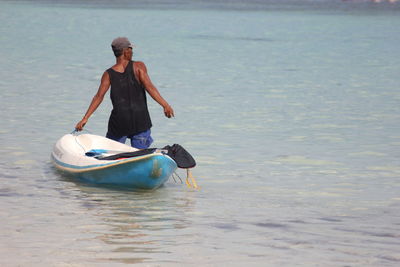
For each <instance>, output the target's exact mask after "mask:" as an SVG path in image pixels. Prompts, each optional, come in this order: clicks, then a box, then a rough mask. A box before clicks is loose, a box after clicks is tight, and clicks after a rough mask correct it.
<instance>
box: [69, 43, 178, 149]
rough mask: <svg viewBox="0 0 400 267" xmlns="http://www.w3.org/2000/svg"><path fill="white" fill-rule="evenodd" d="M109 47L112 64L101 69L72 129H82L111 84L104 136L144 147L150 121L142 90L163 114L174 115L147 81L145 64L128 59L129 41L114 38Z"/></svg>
mask: <svg viewBox="0 0 400 267" xmlns="http://www.w3.org/2000/svg"><path fill="white" fill-rule="evenodd" d="M111 47H112V50H113V52H114V55H115V57H116V63H115V65H114V66H112V67H111V68H109V69H108V70H106V71H105V72H104V74H103V76H102V77H101V83H100V86H99V89H98V91H97V93H96V95H95V96H94V97H93V99H92V102H91V103H90V105H89V108H88V110H87V111H86V114H85V116H84V117H83V119H82V120H81V121H80V122H78V123H77V124H76V126H75V129H76V130H77V131H81V130H82V129H83V127H84V126H85V124H86V123H87V121H88V119H89V117H90V116H91V115H92V114H93V112H95V110H96V109H97V107H98V106H99V105H100V104H101V102H102V101H103V98H104V95H105V94H106V92H107V91H108V89H109V88H110V86H111V92H110V97H111V102H112V105H113V110H112V112H111V115H110V119H109V121H108V131H107V135H106V136H107V138H110V139H113V140H115V141H118V142H121V143H125V141H126V139H127V138H130V139H131V145H132V146H133V147H136V148H139V149H143V148H148V147H149V146H150V145H151V143H152V142H153V139H152V138H151V135H150V134H151V132H150V128H151V126H152V123H151V119H150V115H149V111H148V108H147V100H146V91H147V92H148V93H149V94H150V96H151V97H152V98H153V99H154V100H155V101H156V102H157V103H159V104H160V105H161V106H162V107H163V108H164V114H165V116H166V117H168V118H171V117H174V110H173V109H172V107H171V106H170V105H169V104H168V103H167V101H165V100H164V98H163V97H162V96H161V95H160V93H159V92H158V90H157V88H156V87H155V86H154V85H153V83H152V82H151V80H150V77H149V75H148V74H147V69H146V65H145V64H144V63H143V62H140V61H132V54H133V52H132V44H131V43H130V42H129V40H128V39H127V38H126V37H118V38H116V39H114V40H113V42H112V44H111Z"/></svg>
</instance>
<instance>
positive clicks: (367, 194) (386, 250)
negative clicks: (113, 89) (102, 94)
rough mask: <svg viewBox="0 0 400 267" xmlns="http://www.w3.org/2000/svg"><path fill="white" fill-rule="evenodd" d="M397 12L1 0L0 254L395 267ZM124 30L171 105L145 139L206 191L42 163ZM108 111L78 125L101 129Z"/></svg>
mask: <svg viewBox="0 0 400 267" xmlns="http://www.w3.org/2000/svg"><path fill="white" fill-rule="evenodd" d="M109 2H110V3H109ZM399 15H400V3H394V4H390V3H387V2H384V1H383V2H382V3H379V4H374V3H370V2H368V1H353V2H351V1H335V0H332V1H328V0H326V1H322V0H321V1H317V0H316V1H311V0H309V1H307V0H304V1H294V0H293V1H289V0H285V1H278V0H277V1H272V0H270V1H255V0H254V1H194V0H193V1H178V0H176V1H172V0H170V1H157V2H156V3H155V2H152V1H128V0H125V1H101V0H95V1H72V0H71V1H57V2H53V1H0V22H1V23H0V66H1V70H0V107H1V116H0V118H1V124H0V125H1V126H0V144H1V146H0V152H1V153H0V201H1V205H0V219H1V228H0V265H1V266H125V265H128V264H137V265H139V266H228V265H229V266H398V265H399V264H400V241H399V240H400V234H399V233H400V216H399V214H400V149H399V148H400V128H399V125H400V105H399V104H400V103H399V102H400V76H399V70H400V48H399V44H400V16H399ZM117 36H127V37H129V38H130V39H131V40H132V41H133V42H134V43H135V45H136V49H135V50H134V59H136V60H141V61H144V62H145V63H146V65H147V67H148V70H149V73H150V76H151V78H152V80H153V82H154V83H155V85H156V86H157V87H158V89H159V90H160V92H161V93H162V95H163V96H164V97H165V98H166V99H167V100H168V101H169V102H170V104H171V105H172V106H173V107H174V109H175V114H176V117H175V118H174V119H166V118H165V117H164V116H163V113H162V110H161V108H160V107H159V106H158V105H157V104H156V103H155V102H154V101H152V100H149V102H150V109H151V116H152V120H153V124H154V127H153V129H152V131H153V135H154V139H155V144H154V146H157V147H161V146H164V145H166V144H173V143H179V144H181V145H183V146H184V147H185V148H187V150H188V151H190V152H191V153H192V154H193V156H194V157H195V158H196V160H197V163H198V166H197V167H196V168H195V169H194V171H193V173H194V176H195V177H197V182H198V183H199V185H200V186H201V190H199V191H195V190H190V189H188V188H186V187H185V185H182V184H179V183H174V181H169V182H167V184H166V185H165V186H164V187H163V188H160V189H159V190H157V191H154V192H134V191H132V190H129V189H125V190H122V189H117V188H109V187H94V186H90V185H87V184H82V183H79V182H78V181H74V180H70V179H69V178H67V177H63V176H61V175H60V174H58V173H57V172H56V171H55V170H54V169H53V168H52V165H51V162H50V153H51V150H52V146H53V144H54V143H55V142H56V140H57V139H58V138H60V137H61V136H62V135H64V134H66V133H69V132H71V131H72V130H73V127H74V126H75V124H76V122H77V121H79V120H80V118H81V117H82V116H83V114H84V112H85V111H86V109H87V106H88V104H89V102H90V100H91V98H92V96H93V95H94V93H95V92H96V90H97V87H98V84H99V79H100V77H101V75H102V73H103V72H104V70H105V69H107V68H108V67H109V66H111V65H112V64H113V62H114V57H113V54H112V52H111V49H110V43H111V41H112V39H113V38H115V37H117ZM110 109H111V104H110V101H109V99H108V96H107V97H106V98H105V100H104V102H103V104H102V106H101V107H100V108H99V109H98V110H97V111H96V113H95V114H94V115H93V116H92V117H91V119H90V121H89V122H88V124H87V126H86V129H87V130H89V131H90V132H92V133H95V134H99V135H104V134H105V131H106V124H107V120H108V116H109V112H110ZM179 174H180V175H181V176H184V172H180V173H179Z"/></svg>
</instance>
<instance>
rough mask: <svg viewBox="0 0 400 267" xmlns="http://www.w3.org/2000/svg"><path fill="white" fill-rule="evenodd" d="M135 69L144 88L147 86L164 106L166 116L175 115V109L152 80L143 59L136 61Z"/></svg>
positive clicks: (155, 98) (151, 94)
mask: <svg viewBox="0 0 400 267" xmlns="http://www.w3.org/2000/svg"><path fill="white" fill-rule="evenodd" d="M134 69H135V72H136V76H137V78H138V79H139V82H140V83H141V84H142V85H143V86H144V88H146V91H147V92H148V93H149V94H150V96H151V97H152V98H153V99H154V100H155V101H156V102H157V103H158V104H160V105H161V106H162V107H163V108H164V114H165V116H166V117H168V118H171V117H174V110H173V109H172V107H171V106H170V105H169V104H168V102H167V101H166V100H165V99H164V98H163V97H162V96H161V94H160V92H159V91H158V90H157V88H156V87H155V86H154V85H153V83H152V82H151V80H150V77H149V75H148V74H147V68H146V65H145V64H144V63H143V62H141V61H136V62H135V68H134Z"/></svg>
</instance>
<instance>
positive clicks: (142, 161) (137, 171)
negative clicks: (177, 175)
mask: <svg viewBox="0 0 400 267" xmlns="http://www.w3.org/2000/svg"><path fill="white" fill-rule="evenodd" d="M53 160H54V162H55V165H56V167H57V168H58V169H60V170H62V171H64V172H67V173H69V174H72V175H73V176H74V177H77V178H79V179H81V180H83V181H86V182H90V183H95V184H112V185H122V186H129V187H133V188H140V189H156V188H158V187H160V186H161V185H163V184H164V183H165V182H166V181H167V180H168V178H169V177H170V176H171V175H172V173H173V172H174V171H175V170H176V168H177V165H176V163H175V161H174V160H172V159H171V158H170V157H168V156H165V155H152V156H145V157H140V158H138V159H133V160H132V159H123V160H118V161H116V162H115V161H113V162H110V163H109V164H100V165H95V166H87V167H81V166H73V165H69V164H63V163H62V162H60V161H58V160H57V159H55V158H54V157H53Z"/></svg>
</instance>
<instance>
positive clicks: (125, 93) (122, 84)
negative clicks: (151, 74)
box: [107, 61, 152, 137]
mask: <svg viewBox="0 0 400 267" xmlns="http://www.w3.org/2000/svg"><path fill="white" fill-rule="evenodd" d="M107 72H108V74H109V75H110V81H111V92H110V97H111V102H112V105H113V110H112V112H111V115H110V119H109V120H108V134H109V135H111V136H114V137H120V136H128V135H135V134H138V133H140V132H144V131H147V130H148V129H150V128H151V126H152V124H151V119H150V114H149V110H148V108H147V100H146V90H145V88H144V87H143V86H142V85H141V84H140V83H139V82H138V81H137V80H136V78H135V75H134V72H133V61H131V62H129V63H128V65H127V67H126V68H125V71H124V72H123V73H121V72H117V71H115V70H113V69H112V68H109V69H108V70H107Z"/></svg>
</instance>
